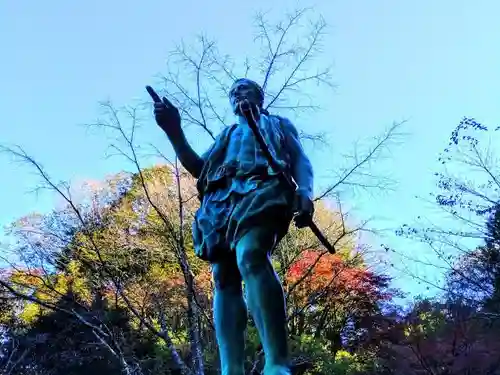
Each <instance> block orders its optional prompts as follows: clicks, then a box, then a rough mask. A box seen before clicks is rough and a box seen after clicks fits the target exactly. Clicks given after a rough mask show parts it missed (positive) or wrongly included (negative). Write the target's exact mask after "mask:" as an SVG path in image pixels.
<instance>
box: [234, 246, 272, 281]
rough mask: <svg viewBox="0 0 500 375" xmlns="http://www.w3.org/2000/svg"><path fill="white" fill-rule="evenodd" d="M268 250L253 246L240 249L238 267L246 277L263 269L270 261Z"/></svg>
mask: <svg viewBox="0 0 500 375" xmlns="http://www.w3.org/2000/svg"><path fill="white" fill-rule="evenodd" d="M268 261H269V260H268V257H267V252H266V251H265V250H264V249H259V248H256V247H253V246H247V247H241V248H240V249H239V251H238V256H237V263H238V269H239V271H240V273H241V275H242V276H243V278H245V277H246V276H251V275H252V274H255V273H256V272H259V271H261V270H262V268H263V267H265V266H266V263H267V262H268Z"/></svg>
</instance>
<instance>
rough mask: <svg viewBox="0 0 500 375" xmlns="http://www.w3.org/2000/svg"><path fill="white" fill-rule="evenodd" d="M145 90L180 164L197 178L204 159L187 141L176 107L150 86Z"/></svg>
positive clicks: (158, 122)
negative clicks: (151, 100) (161, 97)
mask: <svg viewBox="0 0 500 375" xmlns="http://www.w3.org/2000/svg"><path fill="white" fill-rule="evenodd" d="M146 90H147V91H148V93H149V95H150V96H151V98H152V99H153V102H154V114H155V119H156V123H157V124H158V126H159V127H160V128H161V129H162V130H163V131H164V132H165V134H167V136H168V139H169V140H170V142H171V143H172V146H173V147H174V151H175V153H176V154H177V157H178V158H179V161H180V162H181V164H182V166H183V167H184V168H186V170H187V171H188V172H189V173H190V174H191V175H192V176H193V177H194V178H198V177H199V176H200V173H201V170H202V168H203V163H204V161H203V159H202V158H200V156H198V154H197V153H196V152H195V151H194V150H193V149H192V147H191V145H190V144H189V143H188V141H187V139H186V136H185V135H184V132H183V131H182V128H181V117H180V115H179V111H178V109H177V108H176V107H175V106H174V105H173V104H172V103H170V101H169V100H168V99H167V98H166V97H163V99H160V96H159V95H158V94H157V93H156V92H155V90H154V89H153V88H152V87H151V86H146Z"/></svg>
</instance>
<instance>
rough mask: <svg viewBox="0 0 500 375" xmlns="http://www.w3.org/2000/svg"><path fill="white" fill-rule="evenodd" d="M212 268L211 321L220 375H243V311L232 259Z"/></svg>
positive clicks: (234, 263)
mask: <svg viewBox="0 0 500 375" xmlns="http://www.w3.org/2000/svg"><path fill="white" fill-rule="evenodd" d="M230 260H231V261H229V260H228V261H227V262H223V263H218V264H214V265H213V274H214V281H215V291H214V321H215V331H216V336H217V344H218V345H219V355H220V361H221V370H222V375H243V374H244V361H245V328H246V324H247V309H246V306H245V301H244V299H243V294H242V289H241V276H240V274H239V272H238V269H237V267H236V262H235V260H234V258H230Z"/></svg>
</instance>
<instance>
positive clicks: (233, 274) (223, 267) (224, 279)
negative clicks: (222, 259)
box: [212, 262, 241, 290]
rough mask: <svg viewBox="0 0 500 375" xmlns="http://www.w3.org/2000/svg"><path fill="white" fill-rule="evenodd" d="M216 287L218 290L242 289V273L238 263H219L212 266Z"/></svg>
mask: <svg viewBox="0 0 500 375" xmlns="http://www.w3.org/2000/svg"><path fill="white" fill-rule="evenodd" d="M212 276H213V281H214V287H215V289H218V290H223V289H235V290H238V288H239V289H241V275H240V272H239V270H238V267H236V263H235V262H234V263H233V264H228V263H217V264H214V265H213V266H212Z"/></svg>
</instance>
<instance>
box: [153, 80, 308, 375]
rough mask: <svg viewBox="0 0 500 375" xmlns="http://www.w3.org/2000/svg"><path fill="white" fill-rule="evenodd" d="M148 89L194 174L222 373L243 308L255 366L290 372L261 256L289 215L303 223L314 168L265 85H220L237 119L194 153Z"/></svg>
mask: <svg viewBox="0 0 500 375" xmlns="http://www.w3.org/2000/svg"><path fill="white" fill-rule="evenodd" d="M147 89H148V92H149V93H150V95H151V96H152V97H153V100H154V102H155V103H154V115H155V119H156V122H157V124H158V125H159V126H160V128H161V129H163V131H164V132H165V133H166V134H167V136H168V138H169V140H170V142H171V143H172V145H173V147H174V150H175V152H176V154H177V157H178V159H179V161H180V162H181V164H182V165H183V167H184V168H185V169H186V170H187V171H188V172H189V173H190V174H191V175H192V176H194V177H195V178H196V179H197V189H198V192H199V196H200V200H201V204H200V207H199V209H198V211H197V212H196V215H195V220H194V222H193V241H194V248H195V252H196V254H197V256H198V257H200V258H201V259H204V260H206V261H208V262H210V263H211V266H212V272H213V280H214V285H215V291H214V299H213V304H214V308H213V311H214V321H215V329H216V337H217V343H218V346H219V353H220V361H221V370H222V374H223V375H243V374H244V360H245V357H244V345H245V330H246V325H247V311H249V312H250V314H251V315H252V318H253V320H254V321H255V325H256V327H257V330H258V333H259V337H260V339H261V343H262V346H263V349H264V354H265V366H264V374H265V375H288V374H291V370H290V363H289V360H290V359H289V351H288V345H287V328H286V327H287V318H286V307H285V298H284V293H283V288H282V285H281V282H280V280H279V278H278V275H277V274H276V272H275V271H274V269H273V266H272V263H271V259H270V257H271V254H272V252H273V250H274V249H275V247H276V246H277V244H278V243H279V241H280V240H281V239H282V238H283V236H284V235H285V234H286V233H287V231H288V228H289V225H290V223H291V221H292V220H294V221H295V224H296V225H297V227H299V228H300V227H305V226H306V225H307V223H309V222H311V217H312V215H313V200H312V197H313V171H312V166H311V163H310V161H309V159H308V157H307V156H306V154H305V153H304V150H303V148H302V145H301V142H300V140H299V134H298V132H297V129H296V128H295V126H294V125H293V124H292V123H291V122H290V121H289V120H288V119H287V118H284V117H281V116H275V115H270V114H269V113H268V112H267V111H266V110H265V109H264V108H263V103H264V92H263V90H262V88H261V87H260V86H259V85H258V84H257V83H256V82H254V81H252V80H249V79H246V78H242V79H238V80H236V81H235V82H234V84H233V85H232V87H231V89H230V91H229V102H230V105H231V107H232V110H233V113H234V115H235V117H236V122H235V123H234V124H233V125H231V126H227V127H225V128H224V129H223V130H222V131H221V133H220V134H219V135H218V136H217V137H216V139H215V141H214V143H213V144H212V145H211V146H210V147H209V149H208V150H207V151H206V152H205V153H204V154H203V155H201V156H200V155H198V154H197V153H196V152H195V151H194V150H193V149H192V147H191V146H190V145H189V143H188V141H187V140H186V137H185V135H184V133H183V131H182V128H181V119H180V115H179V111H178V110H177V108H176V107H175V106H174V105H172V103H171V102H170V101H169V100H168V99H167V98H165V97H163V98H162V99H160V98H159V96H158V95H157V94H156V93H155V92H154V91H153V89H152V88H151V87H149V86H148V87H147ZM242 101H245V102H246V103H248V104H249V105H250V106H251V111H252V113H253V114H254V115H255V118H256V119H257V121H256V123H257V126H258V128H259V130H260V133H261V134H262V137H263V139H264V140H265V142H266V144H267V148H268V151H269V153H270V154H271V156H272V158H273V159H274V162H275V164H277V165H279V166H280V169H281V170H282V171H284V172H285V173H287V174H288V175H289V176H290V177H291V178H292V179H293V181H294V182H295V184H296V189H290V187H289V186H286V185H285V184H283V182H282V180H281V179H279V178H277V177H278V176H277V173H278V172H277V171H276V170H275V169H273V168H271V166H270V163H269V158H266V157H265V155H264V153H263V150H262V148H261V147H260V146H259V143H258V142H257V141H256V138H255V136H254V134H253V133H252V130H251V129H250V127H249V126H248V125H249V124H248V120H247V118H248V117H246V116H245V115H244V113H242V109H241V103H242ZM242 282H244V285H245V294H243V288H242Z"/></svg>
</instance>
